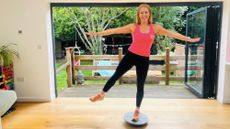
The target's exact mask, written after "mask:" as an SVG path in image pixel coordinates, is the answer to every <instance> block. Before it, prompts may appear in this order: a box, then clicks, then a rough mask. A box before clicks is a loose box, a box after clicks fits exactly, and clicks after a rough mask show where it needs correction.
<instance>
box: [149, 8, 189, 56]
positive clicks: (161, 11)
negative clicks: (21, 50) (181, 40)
mask: <svg viewBox="0 0 230 129" xmlns="http://www.w3.org/2000/svg"><path fill="white" fill-rule="evenodd" d="M187 9H188V7H187V6H183V7H182V6H179V7H177V6H176V7H162V6H158V7H154V8H152V10H153V22H154V23H157V24H160V25H162V26H163V27H164V28H166V29H169V30H171V31H180V30H182V28H183V27H184V26H185V23H186V21H185V19H184V18H183V17H182V16H183V15H184V13H185V11H187ZM154 45H156V47H157V50H158V52H157V53H158V54H160V53H164V52H165V50H166V48H170V50H172V49H173V48H174V45H175V39H172V38H169V37H165V36H156V38H155V43H154ZM152 48H154V47H152ZM152 52H153V53H156V52H154V50H152Z"/></svg>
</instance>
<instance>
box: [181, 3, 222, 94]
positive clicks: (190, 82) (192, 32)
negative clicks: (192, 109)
mask: <svg viewBox="0 0 230 129" xmlns="http://www.w3.org/2000/svg"><path fill="white" fill-rule="evenodd" d="M218 10H220V8H218V9H217V6H209V7H204V8H200V9H198V10H196V11H194V12H192V13H189V14H187V27H186V33H187V36H190V37H200V38H201V40H200V41H199V42H198V43H186V53H185V54H186V63H185V84H186V85H187V86H188V87H189V89H190V90H191V91H192V92H194V93H195V94H196V95H197V96H199V97H202V98H209V97H215V92H216V91H215V89H216V88H215V86H216V81H217V76H216V75H217V70H216V69H217V67H216V65H217V64H218V63H216V62H218V56H217V55H218V54H217V53H218V48H219V47H218V46H219V44H218V42H219V37H217V36H215V35H219V28H220V25H219V23H220V22H219V20H218V19H220V17H219V15H220V13H219V12H220V11H218Z"/></svg>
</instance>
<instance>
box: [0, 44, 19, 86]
mask: <svg viewBox="0 0 230 129" xmlns="http://www.w3.org/2000/svg"><path fill="white" fill-rule="evenodd" d="M13 46H16V44H4V45H1V46H0V89H13V59H14V58H15V57H17V58H19V53H18V52H17V50H16V49H14V48H13Z"/></svg>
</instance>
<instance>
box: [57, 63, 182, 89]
mask: <svg viewBox="0 0 230 129" xmlns="http://www.w3.org/2000/svg"><path fill="white" fill-rule="evenodd" d="M64 63H65V59H62V60H57V61H56V69H57V68H58V67H60V66H61V65H63V64H64ZM92 64H93V62H92V61H81V65H92ZM82 72H83V74H84V76H92V70H82ZM76 73H77V72H76ZM162 75H163V76H164V75H165V73H164V71H163V72H162ZM170 75H171V76H173V75H174V72H170ZM66 80H67V74H66V70H65V69H63V70H62V71H60V72H59V73H58V74H57V75H56V84H57V90H58V92H60V91H62V90H64V89H65V88H67V81H66ZM105 83H106V80H87V81H85V82H84V84H86V85H87V84H88V85H89V84H91V85H92V84H101V85H103V84H105ZM116 83H118V82H116ZM164 83H165V82H164V81H161V82H160V84H163V85H164ZM183 84H184V82H183V81H170V85H183Z"/></svg>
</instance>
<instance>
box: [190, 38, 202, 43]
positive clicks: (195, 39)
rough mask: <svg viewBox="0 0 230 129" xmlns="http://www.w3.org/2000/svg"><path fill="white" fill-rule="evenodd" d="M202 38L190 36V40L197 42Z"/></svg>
mask: <svg viewBox="0 0 230 129" xmlns="http://www.w3.org/2000/svg"><path fill="white" fill-rule="evenodd" d="M199 41H200V38H190V39H189V42H192V43H195V42H199Z"/></svg>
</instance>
